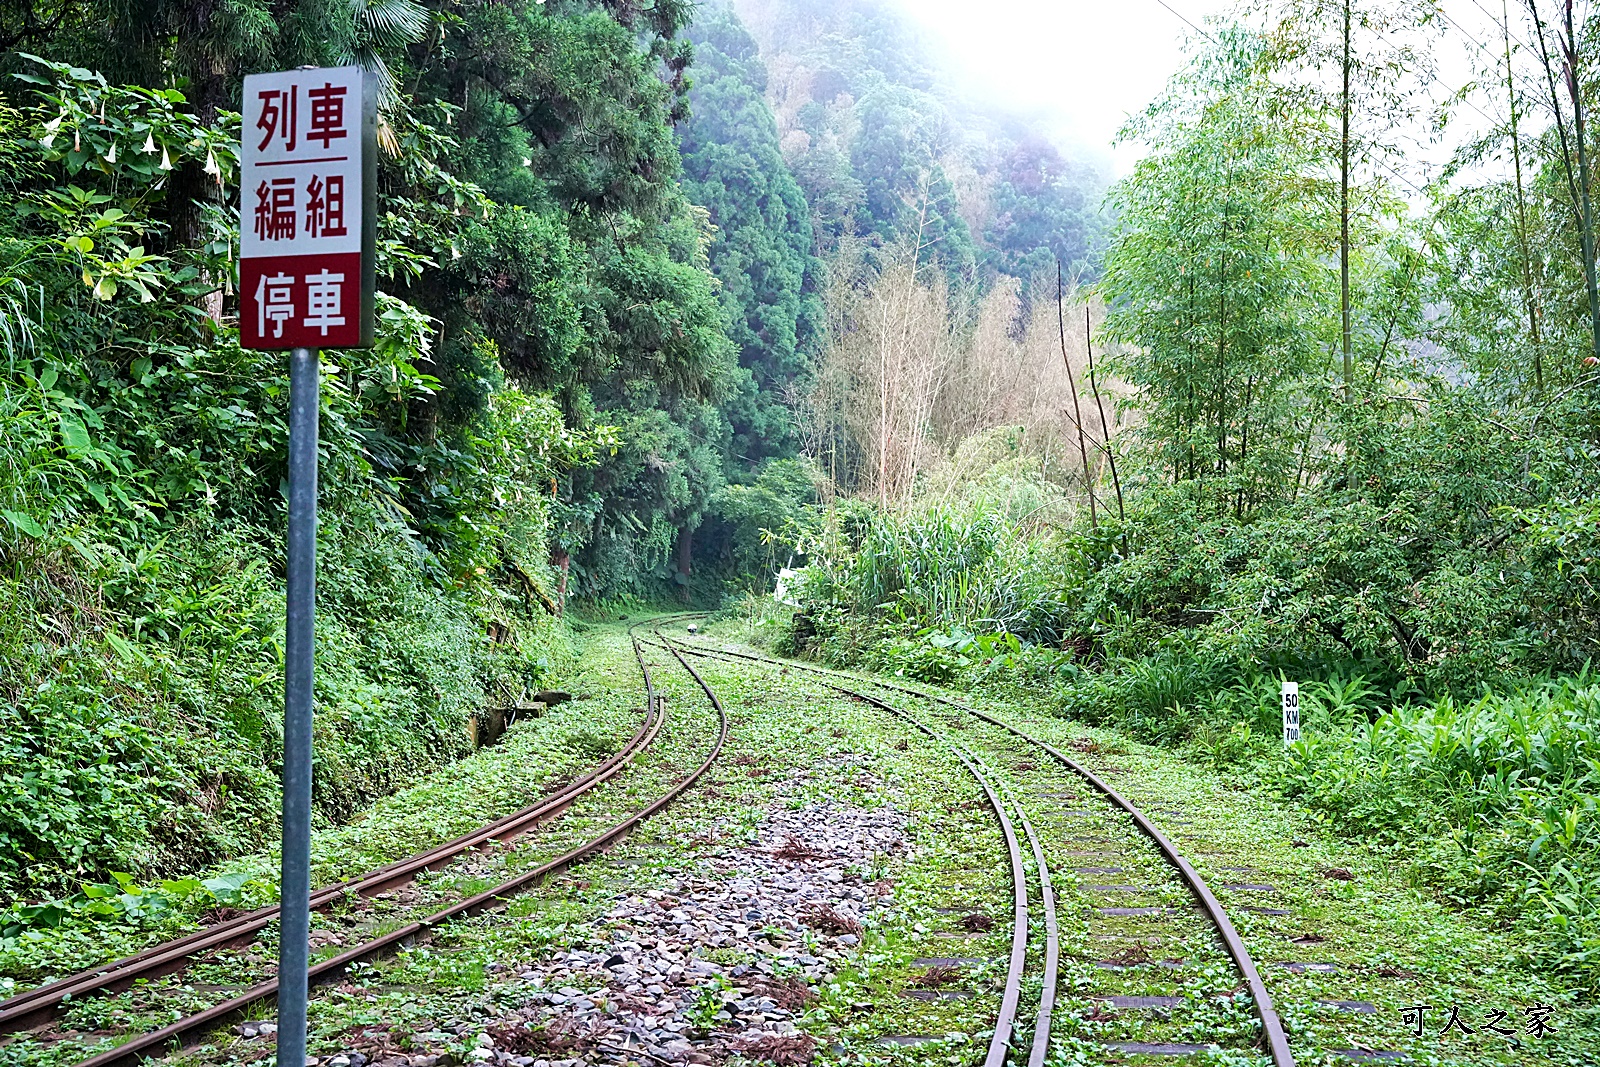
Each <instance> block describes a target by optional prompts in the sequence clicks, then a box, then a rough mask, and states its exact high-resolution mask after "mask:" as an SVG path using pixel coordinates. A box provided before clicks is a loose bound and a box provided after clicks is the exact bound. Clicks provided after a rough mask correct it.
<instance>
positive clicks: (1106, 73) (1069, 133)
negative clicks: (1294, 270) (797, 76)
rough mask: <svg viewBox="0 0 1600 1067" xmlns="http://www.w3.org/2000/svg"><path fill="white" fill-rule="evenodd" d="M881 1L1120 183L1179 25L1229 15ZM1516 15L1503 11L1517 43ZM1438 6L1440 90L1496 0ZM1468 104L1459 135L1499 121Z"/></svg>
mask: <svg viewBox="0 0 1600 1067" xmlns="http://www.w3.org/2000/svg"><path fill="white" fill-rule="evenodd" d="M888 2H890V3H894V4H896V5H897V6H898V7H900V8H901V9H903V10H904V11H905V12H906V13H907V14H908V15H910V16H911V18H912V19H913V20H914V21H916V22H918V23H920V24H921V25H922V26H924V27H925V28H926V29H927V30H928V31H930V33H931V35H932V36H933V38H934V39H935V40H936V41H937V42H939V43H940V44H941V45H943V46H944V47H945V48H946V49H948V51H949V55H950V56H951V62H952V64H953V65H954V66H955V67H956V68H957V71H956V74H957V76H958V77H960V78H962V79H963V81H964V82H965V89H966V91H967V92H969V93H971V94H973V95H975V96H980V95H981V96H988V97H989V98H991V99H993V100H995V101H997V102H1000V103H1002V104H1004V105H1005V106H1006V107H1007V109H1008V110H1015V111H1017V112H1020V113H1023V114H1025V115H1027V116H1029V117H1031V118H1034V120H1035V122H1036V123H1037V124H1038V125H1039V126H1040V127H1041V128H1042V130H1044V131H1045V132H1048V133H1050V134H1053V135H1054V136H1055V137H1056V138H1057V139H1058V140H1059V141H1061V142H1063V143H1071V142H1077V143H1078V144H1080V145H1081V146H1082V147H1083V148H1084V149H1087V150H1088V154H1089V155H1090V156H1091V157H1092V156H1094V155H1096V154H1099V156H1100V161H1101V162H1102V163H1105V164H1107V165H1109V167H1110V169H1111V170H1112V171H1113V172H1115V173H1117V174H1124V173H1126V172H1127V171H1128V169H1129V168H1130V167H1131V166H1132V165H1133V163H1134V162H1135V161H1136V160H1137V159H1138V157H1139V154H1140V150H1139V148H1138V146H1136V145H1128V146H1124V147H1121V148H1118V149H1116V150H1115V151H1114V152H1113V150H1112V149H1111V141H1112V139H1113V138H1114V137H1115V136H1116V133H1117V131H1118V130H1119V129H1120V128H1121V126H1122V124H1123V122H1124V120H1125V118H1126V116H1127V115H1128V114H1129V113H1130V112H1135V111H1139V110H1141V109H1143V108H1144V107H1145V105H1147V104H1148V103H1149V102H1150V101H1151V100H1152V99H1153V98H1154V97H1155V96H1156V95H1157V94H1158V93H1159V92H1160V90H1161V87H1162V86H1163V85H1164V84H1165V83H1166V80H1167V78H1168V76H1169V75H1171V74H1172V73H1173V72H1174V71H1176V70H1177V69H1178V68H1179V67H1180V65H1181V64H1182V63H1183V61H1184V52H1183V42H1184V39H1185V37H1186V36H1187V35H1191V34H1192V33H1193V31H1192V30H1191V29H1190V28H1189V26H1187V25H1186V24H1185V23H1184V21H1183V18H1187V19H1189V20H1190V21H1192V22H1194V23H1196V24H1198V25H1200V26H1204V25H1205V19H1206V18H1207V17H1208V16H1212V15H1220V14H1223V13H1225V12H1226V11H1228V10H1230V9H1231V8H1233V7H1234V6H1235V4H1234V3H1233V2H1231V0H1166V2H1167V5H1170V8H1171V9H1172V10H1169V9H1168V7H1167V6H1163V4H1162V3H1160V2H1159V0H1111V2H1107V0H980V2H978V3H974V2H973V0H888ZM1517 6H1518V5H1517V4H1513V5H1512V7H1513V13H1512V32H1513V34H1514V35H1516V34H1518V32H1519V23H1518V19H1517V15H1516V12H1515V8H1516V7H1517ZM1445 8H1446V11H1447V13H1448V14H1449V15H1450V17H1451V19H1453V20H1455V21H1454V24H1450V23H1449V22H1446V23H1443V24H1441V26H1440V30H1439V33H1440V38H1439V43H1438V45H1437V52H1436V56H1437V62H1438V65H1439V74H1440V81H1441V82H1443V83H1446V84H1448V85H1450V86H1452V87H1454V86H1459V85H1461V84H1464V83H1465V82H1467V81H1468V80H1469V79H1470V78H1471V76H1472V70H1471V68H1472V60H1473V59H1474V58H1476V59H1478V60H1480V61H1485V62H1487V61H1488V57H1487V55H1486V49H1488V48H1489V47H1499V44H1500V40H1501V38H1500V32H1499V28H1498V25H1497V23H1496V22H1494V21H1493V19H1492V18H1491V14H1490V12H1492V15H1493V17H1494V18H1497V17H1498V15H1499V11H1500V0H1445ZM1174 11H1176V12H1177V14H1174ZM1180 15H1181V16H1183V17H1182V18H1180V17H1179V16H1180ZM1520 29H1521V30H1523V31H1525V30H1526V26H1525V25H1523V26H1521V27H1520ZM1525 59H1526V57H1524V59H1523V60H1519V62H1525ZM1525 69H1526V68H1525ZM1530 75H1531V70H1530ZM1431 88H1432V91H1433V92H1434V93H1436V95H1437V96H1438V97H1439V98H1443V97H1444V96H1446V95H1447V94H1446V90H1445V87H1444V85H1440V84H1437V83H1435V84H1433V85H1432V87H1431ZM1475 99H1476V101H1477V103H1478V105H1479V106H1480V107H1481V108H1482V109H1483V111H1482V113H1481V114H1480V113H1478V112H1474V111H1472V110H1471V109H1470V108H1468V107H1465V106H1464V107H1463V108H1462V109H1461V114H1462V115H1463V117H1464V119H1465V120H1467V121H1466V122H1465V123H1464V124H1463V125H1462V127H1461V128H1460V130H1459V131H1458V134H1459V135H1461V136H1465V135H1466V133H1467V132H1468V127H1471V126H1479V127H1487V126H1488V125H1489V123H1488V120H1487V118H1485V117H1484V116H1485V115H1487V116H1498V115H1500V114H1502V113H1503V110H1504V105H1503V98H1502V97H1499V96H1492V97H1489V96H1484V95H1481V94H1480V95H1478V96H1477V97H1475ZM1447 154H1448V149H1447V148H1446V147H1443V146H1437V145H1436V146H1433V147H1432V148H1429V147H1428V146H1419V148H1418V155H1419V157H1420V156H1423V155H1428V156H1433V157H1435V158H1436V159H1442V158H1443V156H1444V155H1447Z"/></svg>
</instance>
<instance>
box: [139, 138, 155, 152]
mask: <svg viewBox="0 0 1600 1067" xmlns="http://www.w3.org/2000/svg"><path fill="white" fill-rule="evenodd" d="M139 151H141V152H143V153H144V154H145V155H155V151H156V137H155V134H153V133H147V134H145V135H144V144H143V145H142V146H141V147H140V149H139Z"/></svg>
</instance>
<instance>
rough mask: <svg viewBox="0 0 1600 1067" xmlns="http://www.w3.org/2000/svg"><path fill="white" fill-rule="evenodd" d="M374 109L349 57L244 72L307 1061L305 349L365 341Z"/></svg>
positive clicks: (282, 969) (249, 261)
mask: <svg viewBox="0 0 1600 1067" xmlns="http://www.w3.org/2000/svg"><path fill="white" fill-rule="evenodd" d="M377 115H378V109H377V95H376V83H375V81H374V79H373V78H371V77H370V76H368V75H367V74H366V73H365V72H364V71H362V69H361V68H360V67H330V68H322V69H318V68H304V69H301V70H291V71H280V72H278V73H275V74H252V75H250V76H249V77H247V78H245V80H244V124H243V128H242V131H241V134H242V142H243V143H242V145H241V148H242V153H241V155H242V159H241V163H242V167H241V171H242V178H241V186H240V191H239V216H240V218H239V234H240V239H239V343H240V344H241V345H243V346H244V347H245V348H258V349H284V348H287V349H290V350H291V351H290V356H289V537H288V557H289V559H288V564H289V566H288V610H287V625H286V632H285V649H284V652H285V655H284V693H283V705H284V706H283V872H282V878H281V880H280V894H279V900H280V910H279V943H278V1067H305V1062H306V994H307V988H306V987H307V977H306V972H307V963H308V956H309V949H308V946H307V943H306V942H307V940H308V938H309V936H310V922H311V916H310V896H311V874H310V867H311V694H312V663H313V652H314V649H315V642H316V636H315V633H316V629H315V612H314V609H315V603H316V568H317V421H318V420H317V416H318V410H319V406H320V403H319V402H320V395H319V390H320V382H319V368H318V364H319V361H320V356H319V355H318V349H320V348H323V347H333V348H355V347H361V346H365V345H370V344H371V343H372V320H373V281H374V279H373V266H374V261H373V250H374V245H375V240H374V238H375V225H376V221H377V212H376V193H377V167H378V154H377V126H378V124H377Z"/></svg>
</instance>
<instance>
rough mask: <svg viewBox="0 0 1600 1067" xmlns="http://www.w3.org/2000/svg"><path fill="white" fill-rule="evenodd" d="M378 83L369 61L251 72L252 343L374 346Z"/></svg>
mask: <svg viewBox="0 0 1600 1067" xmlns="http://www.w3.org/2000/svg"><path fill="white" fill-rule="evenodd" d="M371 80H372V79H371V78H369V77H368V76H366V74H365V72H364V71H363V70H362V69H361V68H360V67H325V68H320V69H313V70H291V71H281V72H278V73H275V74H252V75H250V76H249V77H247V78H245V80H244V125H243V130H242V140H243V144H242V145H241V148H242V152H241V163H242V166H241V172H242V175H243V179H242V185H241V188H240V193H239V216H240V218H239V224H240V225H239V233H240V241H239V245H240V248H239V337H240V343H241V344H242V345H243V346H244V347H245V348H297V347H299V348H351V347H356V346H360V345H365V344H371V343H372V269H373V264H372V246H373V241H372V228H373V224H374V222H375V221H376V220H375V219H374V218H372V214H373V193H374V189H373V187H372V186H373V178H374V175H375V170H376V158H375V156H374V155H373V152H372V148H373V145H374V143H375V140H376V137H375V134H376V109H375V107H374V106H373V90H372V87H371V85H370V84H369V83H370V82H371Z"/></svg>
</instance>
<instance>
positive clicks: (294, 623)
mask: <svg viewBox="0 0 1600 1067" xmlns="http://www.w3.org/2000/svg"><path fill="white" fill-rule="evenodd" d="M318 363H319V358H318V355H317V350H316V349H314V348H296V349H294V350H292V351H291V353H290V355H289V582H288V615H287V624H286V627H285V645H286V648H285V656H284V687H283V697H284V699H283V871H282V876H281V878H280V880H279V903H280V909H281V910H280V911H279V913H278V914H279V940H278V1067H305V1062H306V994H307V990H306V966H307V956H308V948H307V941H308V940H309V939H310V935H311V914H310V913H311V676H312V661H313V653H314V650H315V642H316V596H317V417H318V414H319V407H320V404H319V401H320V397H319V391H320V382H319V375H320V368H319V366H318Z"/></svg>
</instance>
